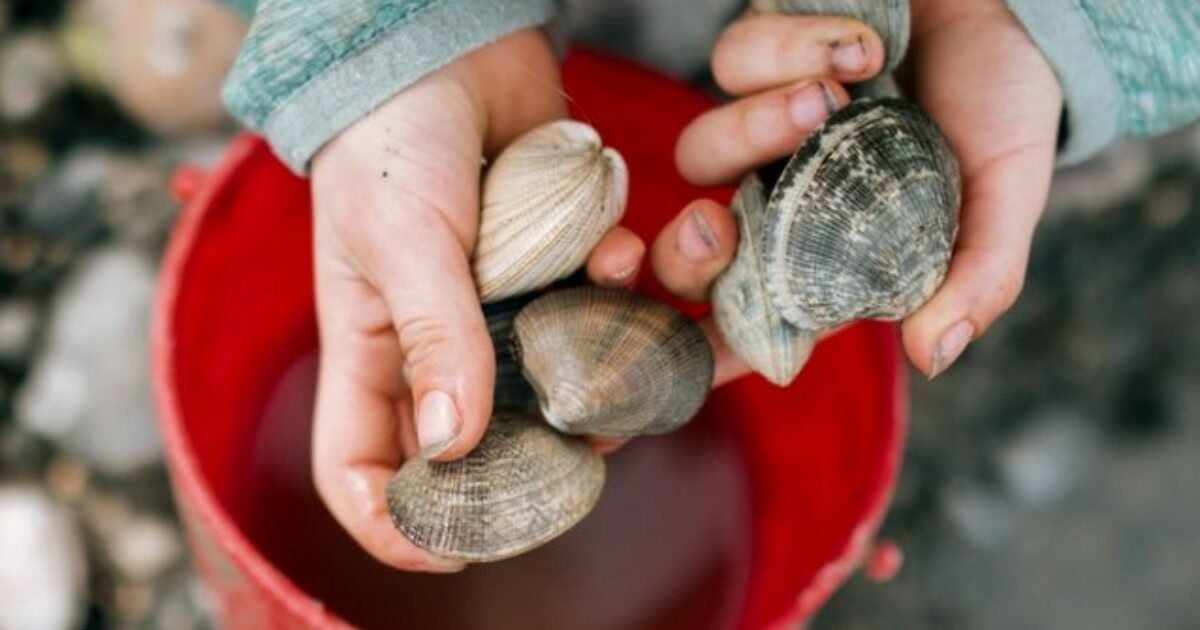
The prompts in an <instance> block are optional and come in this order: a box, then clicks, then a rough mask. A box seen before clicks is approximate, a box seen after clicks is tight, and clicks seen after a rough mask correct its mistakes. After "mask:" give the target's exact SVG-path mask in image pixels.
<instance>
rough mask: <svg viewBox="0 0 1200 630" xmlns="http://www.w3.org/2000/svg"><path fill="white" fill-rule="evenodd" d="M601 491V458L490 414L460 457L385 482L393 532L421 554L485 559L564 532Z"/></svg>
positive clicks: (525, 422)
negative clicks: (480, 436) (477, 438)
mask: <svg viewBox="0 0 1200 630" xmlns="http://www.w3.org/2000/svg"><path fill="white" fill-rule="evenodd" d="M603 486H604V461H603V459H602V458H601V457H600V456H599V455H597V454H596V452H595V451H593V450H592V449H591V448H590V447H589V446H588V445H587V443H586V442H584V441H582V440H580V439H578V438H572V437H569V436H565V435H562V434H560V433H556V432H555V431H554V430H553V429H551V428H550V427H548V426H546V425H545V424H543V423H541V422H537V421H534V420H532V419H529V418H525V417H522V416H515V415H497V416H495V417H493V418H492V421H491V423H490V424H489V426H488V429H487V431H486V432H485V433H484V434H483V439H482V440H481V441H480V442H479V445H478V446H477V447H475V450H473V451H471V452H470V453H469V454H467V456H466V457H464V458H462V459H459V460H456V461H452V462H431V461H428V460H424V459H411V460H409V461H407V462H405V463H404V466H403V467H401V468H400V471H399V472H398V473H396V476H395V477H393V478H392V479H391V481H389V482H388V485H387V502H388V510H389V512H390V513H391V516H392V522H393V523H394V524H395V525H396V529H398V530H400V532H401V533H402V534H404V536H405V537H407V538H408V539H409V540H411V541H412V542H413V543H415V544H416V545H417V546H419V547H421V548H422V549H425V550H427V551H429V552H431V553H433V554H435V555H438V556H442V557H446V558H453V559H456V560H463V561H467V562H490V561H493V560H501V559H504V558H509V557H512V556H515V555H518V554H520V553H523V552H525V551H528V550H530V549H533V548H534V547H537V546H539V545H541V544H544V543H546V542H547V541H549V540H551V539H552V538H554V537H556V536H558V535H559V534H562V533H563V532H565V531H566V530H568V529H570V528H571V527H572V526H573V525H575V524H576V523H578V522H579V521H580V520H581V519H583V517H584V516H586V515H587V513H588V512H590V511H591V509H592V507H593V506H595V504H596V501H597V500H599V498H600V490H601V489H602V488H603Z"/></svg>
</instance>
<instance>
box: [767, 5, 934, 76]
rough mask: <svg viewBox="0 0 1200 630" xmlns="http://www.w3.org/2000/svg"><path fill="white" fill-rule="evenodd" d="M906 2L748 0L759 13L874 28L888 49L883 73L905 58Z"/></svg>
mask: <svg viewBox="0 0 1200 630" xmlns="http://www.w3.org/2000/svg"><path fill="white" fill-rule="evenodd" d="M908 3H909V0H751V2H750V4H751V6H752V7H753V8H754V10H756V11H759V12H761V13H785V14H789V15H830V16H836V17H847V18H852V19H855V20H858V21H860V22H863V23H865V24H867V25H868V26H870V27H871V28H873V29H875V32H876V33H879V36H880V37H882V38H883V41H884V45H885V47H886V49H887V57H886V58H885V60H884V71H885V72H887V71H891V70H894V69H895V68H896V66H898V65H899V64H900V62H901V61H902V60H903V59H904V53H905V52H906V50H907V49H908V39H909V34H910V32H911V28H912V27H911V20H912V17H911V14H910V10H909V4H908Z"/></svg>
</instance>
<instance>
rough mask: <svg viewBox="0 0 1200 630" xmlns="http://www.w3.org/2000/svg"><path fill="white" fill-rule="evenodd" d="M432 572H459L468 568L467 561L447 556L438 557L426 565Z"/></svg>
mask: <svg viewBox="0 0 1200 630" xmlns="http://www.w3.org/2000/svg"><path fill="white" fill-rule="evenodd" d="M425 568H426V569H427V570H428V571H429V572H430V573H458V572H459V571H462V570H463V569H465V568H467V565H466V563H464V562H459V561H458V560H450V559H447V558H438V559H437V560H434V561H433V562H430V563H429V564H427V565H426V566H425Z"/></svg>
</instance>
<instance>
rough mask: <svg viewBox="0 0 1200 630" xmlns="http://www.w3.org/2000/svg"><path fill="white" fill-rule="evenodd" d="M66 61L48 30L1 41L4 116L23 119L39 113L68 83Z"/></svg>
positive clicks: (0, 108)
mask: <svg viewBox="0 0 1200 630" xmlns="http://www.w3.org/2000/svg"><path fill="white" fill-rule="evenodd" d="M68 78H69V77H68V74H67V67H66V62H65V60H64V59H63V57H62V55H61V54H60V53H59V50H58V46H57V45H56V44H55V42H54V39H53V38H52V37H51V36H50V35H49V34H48V33H42V32H23V33H19V34H17V35H13V36H10V37H7V38H5V40H3V41H0V116H3V117H4V118H5V119H7V120H9V121H12V122H21V121H24V120H27V119H29V118H32V117H34V116H36V115H37V114H39V113H40V112H41V111H42V109H43V108H44V107H45V106H46V104H47V103H49V102H50V100H51V99H53V98H54V96H55V95H56V94H57V93H58V92H59V91H60V90H62V89H63V88H64V87H66V85H67V81H68Z"/></svg>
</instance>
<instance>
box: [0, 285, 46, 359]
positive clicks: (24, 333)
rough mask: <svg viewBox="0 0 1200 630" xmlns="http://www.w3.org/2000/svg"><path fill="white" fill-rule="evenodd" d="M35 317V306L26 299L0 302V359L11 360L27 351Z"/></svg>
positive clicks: (35, 323)
mask: <svg viewBox="0 0 1200 630" xmlns="http://www.w3.org/2000/svg"><path fill="white" fill-rule="evenodd" d="M37 318H38V312H37V306H35V305H34V303H33V302H30V301H28V300H13V301H11V302H5V303H3V304H0V359H2V360H9V361H11V360H15V359H19V358H21V357H22V356H24V355H25V353H27V352H29V349H30V347H31V346H32V345H33V336H34V334H35V333H37Z"/></svg>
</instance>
